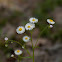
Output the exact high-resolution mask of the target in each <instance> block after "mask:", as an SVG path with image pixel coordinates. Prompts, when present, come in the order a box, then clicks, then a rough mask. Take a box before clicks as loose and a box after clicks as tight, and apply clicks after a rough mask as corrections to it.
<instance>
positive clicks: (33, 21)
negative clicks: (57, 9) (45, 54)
mask: <svg viewBox="0 0 62 62" xmlns="http://www.w3.org/2000/svg"><path fill="white" fill-rule="evenodd" d="M37 22H38V19H37V18H35V17H32V18H30V19H29V22H28V23H27V24H26V25H25V26H19V27H17V28H16V32H17V34H19V35H21V34H23V33H25V31H29V32H30V34H31V36H28V35H27V34H26V35H25V36H23V37H22V40H23V41H24V42H25V43H27V42H31V44H32V50H33V55H32V56H31V54H30V52H29V50H28V49H27V48H26V47H25V46H24V45H22V44H21V43H20V42H18V41H14V40H9V39H8V37H5V38H4V40H5V47H8V41H11V43H13V42H16V43H17V44H19V45H20V46H22V48H23V49H25V50H26V51H27V53H28V54H29V57H21V54H22V53H23V51H22V50H21V49H16V50H14V54H15V55H17V56H18V58H16V57H15V55H14V54H12V55H11V57H13V58H16V59H17V60H18V62H20V61H21V58H32V59H33V62H35V59H34V53H35V52H34V49H35V48H36V46H37V42H38V39H39V37H40V36H41V34H42V33H43V31H44V30H45V29H47V28H53V24H55V22H54V21H53V20H52V19H47V22H48V23H49V24H48V25H47V26H46V27H45V28H44V29H43V30H42V32H41V33H40V35H39V37H38V39H37V41H36V43H35V46H33V40H32V32H33V29H34V28H35V24H36V23H37Z"/></svg>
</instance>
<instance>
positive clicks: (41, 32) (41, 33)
mask: <svg viewBox="0 0 62 62" xmlns="http://www.w3.org/2000/svg"><path fill="white" fill-rule="evenodd" d="M47 27H48V25H47V26H46V27H45V28H44V29H43V31H44V30H45V29H46V28H47ZM43 31H42V32H41V33H40V34H39V36H38V39H37V41H36V44H35V47H36V45H37V42H38V40H39V38H40V36H41V34H42V33H43Z"/></svg>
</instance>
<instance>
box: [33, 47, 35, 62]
mask: <svg viewBox="0 0 62 62" xmlns="http://www.w3.org/2000/svg"><path fill="white" fill-rule="evenodd" d="M33 62H35V60H34V47H33Z"/></svg>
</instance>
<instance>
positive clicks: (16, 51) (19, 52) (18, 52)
mask: <svg viewBox="0 0 62 62" xmlns="http://www.w3.org/2000/svg"><path fill="white" fill-rule="evenodd" d="M14 53H15V54H16V55H20V54H22V51H21V50H19V49H18V50H15V51H14Z"/></svg>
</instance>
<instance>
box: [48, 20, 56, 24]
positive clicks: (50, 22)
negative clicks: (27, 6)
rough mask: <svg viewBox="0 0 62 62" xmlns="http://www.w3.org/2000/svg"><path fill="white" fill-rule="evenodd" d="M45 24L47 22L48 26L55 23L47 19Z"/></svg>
mask: <svg viewBox="0 0 62 62" xmlns="http://www.w3.org/2000/svg"><path fill="white" fill-rule="evenodd" d="M47 22H48V23H49V24H55V22H54V21H53V20H51V19H47Z"/></svg>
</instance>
